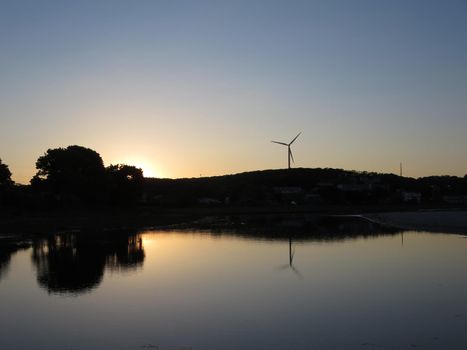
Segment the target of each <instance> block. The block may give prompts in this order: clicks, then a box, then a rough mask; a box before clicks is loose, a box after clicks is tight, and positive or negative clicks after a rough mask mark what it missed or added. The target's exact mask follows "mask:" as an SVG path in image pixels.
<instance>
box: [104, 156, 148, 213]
mask: <svg viewBox="0 0 467 350" xmlns="http://www.w3.org/2000/svg"><path fill="white" fill-rule="evenodd" d="M105 170H106V173H107V186H108V189H109V198H110V201H111V202H112V203H118V204H125V203H134V202H136V201H137V200H138V199H139V198H140V196H141V192H142V189H143V184H144V176H143V171H142V170H141V169H140V168H137V167H135V166H132V165H125V164H116V165H110V166H108V167H107V168H106V169H105Z"/></svg>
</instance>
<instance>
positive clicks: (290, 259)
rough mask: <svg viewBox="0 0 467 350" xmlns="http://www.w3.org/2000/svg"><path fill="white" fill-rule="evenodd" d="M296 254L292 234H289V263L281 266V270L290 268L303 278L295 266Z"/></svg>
mask: <svg viewBox="0 0 467 350" xmlns="http://www.w3.org/2000/svg"><path fill="white" fill-rule="evenodd" d="M294 255H295V249H294V248H292V236H289V263H288V264H287V265H283V266H281V267H279V269H280V270H285V269H287V268H290V269H291V270H292V271H293V272H295V274H296V275H297V276H299V277H300V278H303V276H302V274H301V273H300V272H299V271H298V270H297V268H296V267H295V266H293V258H294Z"/></svg>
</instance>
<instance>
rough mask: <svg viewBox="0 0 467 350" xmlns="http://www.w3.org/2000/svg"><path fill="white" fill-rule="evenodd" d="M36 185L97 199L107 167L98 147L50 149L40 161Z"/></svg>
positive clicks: (53, 191) (58, 193) (66, 193)
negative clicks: (97, 150) (93, 148)
mask: <svg viewBox="0 0 467 350" xmlns="http://www.w3.org/2000/svg"><path fill="white" fill-rule="evenodd" d="M36 168H37V170H38V171H37V173H36V175H35V176H34V177H33V179H32V180H31V184H32V185H33V186H34V187H36V188H37V187H38V188H41V189H43V190H46V191H50V192H52V193H54V194H56V195H60V196H61V197H66V196H74V197H77V198H79V199H85V200H95V199H96V198H97V197H98V196H99V194H100V193H102V192H103V185H104V178H105V168H104V162H103V161H102V158H101V156H100V155H99V153H97V152H96V151H94V150H92V149H89V148H85V147H81V146H68V147H67V148H55V149H49V150H47V152H46V153H45V154H44V155H43V156H41V157H39V159H38V160H37V162H36Z"/></svg>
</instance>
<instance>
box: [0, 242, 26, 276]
mask: <svg viewBox="0 0 467 350" xmlns="http://www.w3.org/2000/svg"><path fill="white" fill-rule="evenodd" d="M29 246H30V245H29V244H28V243H21V242H19V243H18V242H6V243H3V242H2V244H0V281H1V280H2V278H3V277H5V275H6V273H7V271H8V268H9V267H10V260H11V256H12V255H13V254H14V253H16V252H17V251H18V250H21V249H27V248H29Z"/></svg>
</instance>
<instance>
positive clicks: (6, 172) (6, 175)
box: [0, 159, 13, 186]
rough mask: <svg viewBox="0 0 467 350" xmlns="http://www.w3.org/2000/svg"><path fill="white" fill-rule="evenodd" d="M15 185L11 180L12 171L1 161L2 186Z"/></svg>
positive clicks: (0, 182) (0, 184) (0, 183)
mask: <svg viewBox="0 0 467 350" xmlns="http://www.w3.org/2000/svg"><path fill="white" fill-rule="evenodd" d="M11 184H13V181H12V180H11V171H10V169H9V168H8V165H6V164H3V163H2V160H1V159H0V186H8V185H11Z"/></svg>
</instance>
